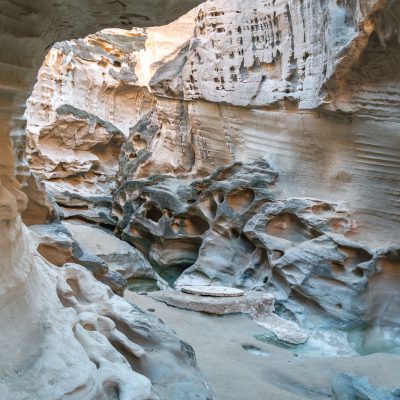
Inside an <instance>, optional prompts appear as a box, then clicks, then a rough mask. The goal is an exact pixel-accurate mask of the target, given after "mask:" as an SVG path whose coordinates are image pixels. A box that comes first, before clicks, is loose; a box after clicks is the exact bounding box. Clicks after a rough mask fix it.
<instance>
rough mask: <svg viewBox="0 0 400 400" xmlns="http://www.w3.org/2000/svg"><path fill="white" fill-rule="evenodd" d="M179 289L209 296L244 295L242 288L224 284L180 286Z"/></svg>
mask: <svg viewBox="0 0 400 400" xmlns="http://www.w3.org/2000/svg"><path fill="white" fill-rule="evenodd" d="M181 291H182V292H184V293H188V294H195V295H198V296H210V297H239V296H243V295H244V290H241V289H235V288H231V287H224V286H182V287H181Z"/></svg>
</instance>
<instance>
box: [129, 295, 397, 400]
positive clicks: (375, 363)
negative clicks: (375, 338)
mask: <svg viewBox="0 0 400 400" xmlns="http://www.w3.org/2000/svg"><path fill="white" fill-rule="evenodd" d="M125 298H126V299H127V300H128V301H131V302H133V303H135V304H137V305H138V306H139V307H141V308H143V309H144V310H148V311H150V312H152V313H154V314H155V315H156V316H157V317H159V318H160V319H162V320H163V321H164V322H165V323H166V324H168V325H169V326H170V327H171V328H172V329H174V330H175V331H176V333H177V334H178V336H179V337H180V338H181V339H182V340H185V341H187V342H188V343H189V344H191V345H192V346H193V348H194V350H195V352H196V356H197V362H198V365H199V367H200V369H201V370H202V372H203V373H204V375H205V377H206V380H207V382H208V384H209V385H210V387H211V390H212V391H213V393H214V395H215V398H216V400H300V399H302V400H305V399H307V400H309V399H310V400H311V399H318V400H320V399H329V398H333V397H332V391H331V382H332V379H333V377H335V376H336V375H337V374H340V373H342V372H345V373H350V374H354V375H357V376H367V377H368V378H369V381H370V383H372V384H373V385H376V386H378V387H385V388H390V389H393V390H394V389H396V388H395V387H393V384H394V383H396V382H399V381H400V378H399V370H400V369H399V368H400V357H398V356H396V355H389V354H373V355H368V356H362V357H361V356H359V357H325V358H322V357H309V356H304V355H301V354H298V353H297V352H296V350H293V349H284V348H281V347H278V346H274V345H272V344H269V343H265V342H263V341H261V340H260V339H259V338H260V337H263V336H264V335H265V334H266V330H265V329H264V328H262V327H260V326H258V325H256V324H255V323H254V322H252V320H251V319H250V318H249V317H248V316H247V315H244V314H234V315H226V316H222V317H220V316H213V315H208V314H204V313H198V312H194V311H189V310H183V309H178V308H175V307H170V306H167V305H166V304H164V303H160V302H157V301H156V300H154V299H152V298H151V297H149V296H147V295H139V294H136V293H133V292H129V291H127V292H126V294H125ZM257 338H258V339H257Z"/></svg>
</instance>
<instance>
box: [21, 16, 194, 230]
mask: <svg viewBox="0 0 400 400" xmlns="http://www.w3.org/2000/svg"><path fill="white" fill-rule="evenodd" d="M194 17H195V11H192V12H190V13H188V14H187V15H185V16H183V17H182V18H180V19H179V20H178V21H176V22H173V23H172V24H170V25H168V26H165V27H162V28H159V29H155V28H149V29H148V30H145V29H139V28H134V29H132V30H131V31H128V30H122V29H106V30H103V31H101V32H98V33H97V34H92V35H89V36H87V37H86V38H85V39H77V40H72V41H69V42H60V43H57V44H55V45H54V46H53V47H52V49H51V50H50V51H49V53H48V54H47V56H46V59H45V62H44V64H43V65H42V67H41V69H40V71H39V76H38V82H37V84H36V85H35V88H34V91H33V93H32V96H31V97H30V99H29V101H28V107H27V112H26V116H27V119H28V124H27V153H28V154H27V156H28V160H29V166H30V168H31V170H32V171H33V172H34V173H36V174H37V175H38V176H40V178H41V179H42V180H44V181H45V184H46V190H47V191H48V192H49V193H51V194H52V196H53V197H54V198H55V200H56V202H57V204H58V205H59V206H60V207H61V211H62V213H63V217H64V218H79V219H84V220H86V221H90V222H92V223H97V224H101V225H107V226H111V227H112V226H113V225H115V221H113V220H112V219H111V218H110V211H111V201H110V200H111V197H110V194H111V192H112V190H113V189H114V185H113V183H114V178H115V174H116V171H117V164H118V158H119V154H120V148H121V145H122V142H123V136H124V135H125V136H126V135H128V133H129V128H130V127H132V126H134V125H136V123H137V122H138V121H139V120H141V118H142V117H143V116H145V115H146V114H147V113H148V112H150V111H151V110H152V108H153V107H154V105H155V97H154V95H153V94H152V93H150V91H149V87H148V84H149V80H150V78H151V77H152V75H153V74H154V72H155V71H156V69H157V68H158V67H159V64H160V62H161V61H162V62H164V63H168V62H169V59H172V60H174V58H175V57H176V55H177V54H178V55H179V54H180V53H183V54H186V51H187V46H186V47H185V43H187V42H188V40H189V39H190V37H191V34H192V32H193V29H194V24H193V21H194ZM182 46H183V50H181V47H182ZM178 59H179V57H178ZM171 85H172V83H171V82H170V86H171ZM181 86H182V80H181ZM181 89H182V87H181Z"/></svg>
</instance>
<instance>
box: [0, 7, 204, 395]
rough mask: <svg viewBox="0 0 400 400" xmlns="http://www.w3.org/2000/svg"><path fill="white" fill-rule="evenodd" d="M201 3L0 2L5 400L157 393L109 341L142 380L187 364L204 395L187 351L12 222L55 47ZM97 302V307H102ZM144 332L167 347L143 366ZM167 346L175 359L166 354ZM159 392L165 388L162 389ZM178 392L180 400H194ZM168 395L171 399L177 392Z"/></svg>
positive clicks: (0, 387)
mask: <svg viewBox="0 0 400 400" xmlns="http://www.w3.org/2000/svg"><path fill="white" fill-rule="evenodd" d="M201 2H202V1H200V0H189V1H188V0H165V1H159V0H148V1H145V2H144V1H137V0H132V1H125V0H122V1H120V0H118V1H101V0H85V1H81V0H72V1H65V0H60V1H59V0H55V1H50V0H38V1H35V2H29V1H26V0H21V1H10V0H1V1H0V9H1V14H0V21H1V22H0V32H1V33H0V47H1V51H0V236H1V239H0V254H1V259H0V271H1V277H2V282H1V284H0V315H1V321H2V326H3V328H2V338H1V339H0V344H1V347H2V348H3V350H4V351H2V356H1V357H0V370H1V374H0V375H1V379H0V392H1V393H2V398H4V399H11V398H12V399H27V398H66V397H65V396H67V397H68V398H71V399H72V398H76V399H81V398H88V399H89V398H108V397H109V396H111V397H112V396H115V395H118V396H119V398H126V399H146V398H149V396H151V393H154V392H157V389H154V387H153V389H151V384H150V381H149V380H148V379H147V378H145V377H144V376H143V375H139V374H137V373H135V372H133V370H132V368H131V366H130V365H129V364H127V363H126V361H125V359H124V358H123V357H121V356H120V354H119V353H118V352H117V351H116V350H115V349H114V347H113V346H111V344H110V342H111V343H113V344H115V345H117V346H118V347H120V348H123V349H124V350H123V352H124V355H125V356H126V358H128V359H129V360H130V362H131V365H134V366H135V367H137V369H138V370H140V372H141V373H143V374H144V375H146V374H147V373H146V371H148V370H151V369H153V368H154V366H155V365H156V364H159V362H158V361H157V357H159V359H160V360H161V359H163V363H164V362H165V364H164V366H162V368H163V369H164V371H161V374H162V373H164V374H166V376H168V374H173V371H174V366H175V364H174V363H179V362H183V363H184V364H185V363H187V365H186V367H185V369H186V370H187V371H188V372H187V374H186V376H185V378H184V379H183V381H184V382H190V385H189V386H190V387H191V389H193V387H194V388H195V390H191V393H193V395H194V394H195V393H196V392H197V394H199V393H200V394H201V395H202V396H203V397H204V398H206V397H207V396H208V390H207V389H206V387H205V386H204V384H203V382H202V380H201V377H200V376H199V375H198V372H197V370H195V369H194V368H193V367H194V365H195V362H194V360H193V358H192V356H190V357H188V355H189V354H190V353H191V349H189V348H182V346H183V344H182V343H181V342H179V340H177V338H176V337H175V336H174V335H173V334H172V332H170V331H168V330H166V328H164V327H163V326H161V325H159V324H158V323H157V321H155V320H154V321H150V320H148V319H146V318H147V317H145V316H143V315H142V314H141V312H139V311H138V310H136V309H135V308H132V307H130V306H128V305H127V304H126V303H124V302H121V301H120V300H119V299H114V298H111V296H110V294H109V293H108V292H107V290H105V289H104V288H103V289H101V288H100V289H98V290H97V291H96V290H95V292H96V293H95V292H91V290H89V289H90V287H92V284H91V282H90V280H91V277H90V275H88V274H87V273H86V271H84V270H81V269H80V268H79V267H77V266H73V265H71V266H70V267H68V268H67V269H65V270H64V271H63V272H62V274H63V275H64V276H61V275H59V274H58V273H55V272H54V271H53V270H52V268H51V267H50V266H49V265H46V263H45V262H44V261H43V260H42V259H41V258H40V257H38V256H37V255H36V252H35V251H34V247H33V246H32V243H31V239H30V237H29V235H28V233H27V231H26V228H25V227H24V225H23V224H22V222H21V219H20V213H21V211H23V209H24V208H25V206H26V197H25V195H24V194H23V193H22V192H21V191H20V190H19V189H20V183H19V182H18V180H17V177H19V178H20V179H22V180H23V175H24V171H25V167H24V155H25V154H24V147H25V144H24V128H25V121H24V118H23V114H24V110H25V102H26V99H27V98H28V97H29V94H30V92H31V90H32V87H33V84H34V82H35V79H36V75H37V71H38V68H39V67H40V64H41V61H42V60H43V58H44V55H45V53H46V51H47V50H48V49H49V48H50V47H51V45H52V44H53V43H55V42H57V41H60V40H64V39H68V38H73V37H83V36H86V35H87V34H89V33H92V32H96V31H98V30H101V29H103V28H106V27H121V28H126V27H130V26H138V27H143V26H154V25H163V24H166V23H168V22H171V21H172V20H175V19H177V18H178V17H179V16H181V15H183V14H184V13H185V12H187V11H189V10H190V9H191V8H193V7H195V6H197V5H198V4H200V3H201ZM12 141H13V142H14V149H13V145H12ZM16 167H17V168H16ZM66 281H68V282H69V283H70V285H72V286H74V285H75V286H74V287H75V289H76V290H77V291H78V292H79V293H80V296H83V297H85V299H86V301H85V306H83V305H82V304H80V303H79V301H77V298H76V296H75V295H76V294H77V292H75V293H73V291H71V286H68V285H66V284H65V282H66ZM74 282H75V284H74ZM91 302H93V303H92V306H90V307H88V304H89V303H91ZM96 304H97V305H99V304H102V306H101V307H100V308H102V311H100V309H98V307H97V306H96ZM105 310H107V311H105ZM132 321H134V322H132ZM122 331H123V332H124V333H122ZM133 332H134V334H133V336H134V338H133V336H132V333H133ZM149 335H150V336H152V338H151V341H154V340H155V341H159V343H161V342H162V341H164V340H166V341H167V342H168V346H169V347H170V350H166V349H165V348H164V350H161V352H160V353H159V354H158V356H157V357H156V358H154V359H153V360H151V359H145V360H141V357H142V356H143V354H144V352H145V349H144V348H143V346H139V345H137V344H135V343H133V340H135V341H138V342H141V343H140V344H142V345H143V344H144V343H145V342H146V340H147V339H148V338H149ZM161 338H162V339H161ZM107 339H108V340H107ZM144 347H145V346H144ZM172 348H173V349H174V350H172V351H173V352H174V354H175V355H174V356H167V353H168V352H170V351H171V349H172ZM170 354H171V353H170ZM185 354H186V356H185ZM180 357H181V358H184V359H183V360H182V359H181V360H179V358H180ZM185 357H186V358H185ZM168 359H169V360H170V362H169V361H167V360H168ZM135 369H136V368H135ZM168 371H169V372H168ZM150 378H151V377H150ZM50 382H51V384H50ZM164 386H165V387H166V388H167V389H166V390H167V391H168V390H170V389H168V383H165V382H164ZM171 390H172V389H171ZM183 392H184V391H183ZM183 392H182V395H183V396H184V398H185V399H188V398H190V396H192V394H188V393H183ZM99 396H100V397H99ZM166 396H167V397H170V398H175V393H173V392H170V393H169V395H166ZM188 396H189V397H188Z"/></svg>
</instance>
